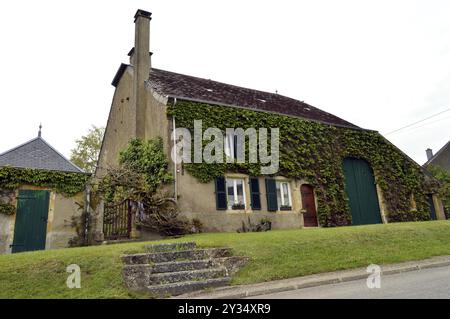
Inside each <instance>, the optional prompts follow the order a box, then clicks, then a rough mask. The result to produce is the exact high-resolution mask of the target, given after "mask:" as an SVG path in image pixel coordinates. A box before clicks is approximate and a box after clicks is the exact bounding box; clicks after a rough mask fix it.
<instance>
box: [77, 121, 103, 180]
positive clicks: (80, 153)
mask: <svg viewBox="0 0 450 319" xmlns="http://www.w3.org/2000/svg"><path fill="white" fill-rule="evenodd" d="M104 134H105V128H103V127H97V126H95V125H92V128H90V129H89V131H88V133H87V134H86V135H84V136H82V137H81V138H80V139H78V140H76V141H75V143H76V147H75V148H74V149H72V150H71V155H70V160H71V161H72V163H74V164H75V165H77V166H78V167H79V168H81V169H83V170H85V171H86V172H88V173H93V172H94V171H95V166H96V165H97V159H98V155H99V153H100V148H101V146H102V141H103V135H104Z"/></svg>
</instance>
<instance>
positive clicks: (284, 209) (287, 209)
mask: <svg viewBox="0 0 450 319" xmlns="http://www.w3.org/2000/svg"><path fill="white" fill-rule="evenodd" d="M291 210H292V207H291V206H281V207H280V209H279V211H291Z"/></svg>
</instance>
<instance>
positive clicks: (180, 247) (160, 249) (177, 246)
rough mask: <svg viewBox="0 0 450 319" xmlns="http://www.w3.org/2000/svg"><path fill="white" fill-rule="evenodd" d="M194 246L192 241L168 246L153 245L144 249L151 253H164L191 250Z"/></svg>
mask: <svg viewBox="0 0 450 319" xmlns="http://www.w3.org/2000/svg"><path fill="white" fill-rule="evenodd" d="M196 246H197V245H196V244H195V242H193V241H189V242H182V243H168V244H155V245H145V249H147V250H148V251H151V252H165V251H174V250H192V249H195V248H196Z"/></svg>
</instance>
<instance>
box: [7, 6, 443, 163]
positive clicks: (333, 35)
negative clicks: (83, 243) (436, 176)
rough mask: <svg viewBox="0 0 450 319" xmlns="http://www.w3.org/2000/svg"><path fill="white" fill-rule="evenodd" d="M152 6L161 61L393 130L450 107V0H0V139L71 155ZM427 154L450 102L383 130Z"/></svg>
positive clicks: (107, 98) (419, 156) (103, 112)
mask: <svg viewBox="0 0 450 319" xmlns="http://www.w3.org/2000/svg"><path fill="white" fill-rule="evenodd" d="M138 8H141V9H144V10H148V11H151V12H152V13H153V19H152V21H151V39H150V46H151V51H153V52H154V55H153V58H152V64H153V66H154V67H156V68H161V69H166V70H169V71H175V72H179V73H184V74H189V75H194V76H200V77H205V78H210V79H213V80H217V81H222V82H226V83H230V84H235V85H240V86H245V87H250V88H254V89H259V90H264V91H270V92H274V91H275V90H278V92H279V93H280V94H283V95H287V96H290V97H293V98H296V99H299V100H304V101H305V102H307V103H309V104H312V105H314V106H316V107H319V108H321V109H323V110H325V111H328V112H330V113H333V114H335V115H337V116H339V117H342V118H344V119H346V120H348V121H350V122H353V123H354V124H356V125H359V126H361V127H364V128H370V129H375V130H378V131H380V132H381V133H387V132H390V131H393V130H395V129H398V128H400V127H402V126H405V125H408V124H410V123H413V122H415V121H418V120H421V119H423V118H426V117H428V116H430V115H433V114H435V113H438V112H441V111H445V110H446V109H449V108H450V19H449V16H450V1H448V0H442V1H438V0H429V1H425V0H423V1H412V0H407V1H400V0H396V1H380V0H376V1H375V0H373V1H362V0H354V1H346V0H340V1H335V0H330V1H325V0H319V1H318V0H314V1H313V0H309V1H281V0H278V1H261V0H259V1H249V0H247V1H242V0H240V1H235V0H227V1H211V0H209V1H207V0H205V1H195V0H191V1H186V0H184V1H183V0H180V1H167V0H166V1H164V0H153V1H144V0H132V1H131V0H129V1H125V0H121V1H118V0H108V1H99V0H95V1H92V0H91V1H87V0H77V1H50V0H40V1H31V0H30V1H20V0H15V1H1V3H0V39H1V42H0V43H1V50H0V61H1V63H2V67H1V77H0V90H1V93H2V94H1V97H2V99H1V102H0V108H1V113H0V114H1V124H0V152H3V151H6V150H7V149H9V148H12V147H14V146H16V145H18V144H20V143H23V142H25V141H27V140H29V139H31V138H34V137H35V136H36V135H37V130H38V125H39V122H42V124H43V137H44V138H45V139H46V140H47V141H48V142H49V143H50V144H52V145H53V146H54V147H55V148H56V149H58V150H59V151H60V152H62V153H63V154H65V155H66V156H69V154H70V149H71V148H72V147H73V146H74V140H75V139H76V138H78V137H80V136H81V135H83V134H84V133H85V132H86V131H87V129H88V128H89V127H90V125H91V124H95V125H98V126H102V125H106V120H107V116H108V112H109V108H110V104H111V99H112V96H113V92H114V88H113V87H112V86H111V84H110V83H111V80H112V78H113V76H114V74H115V72H116V70H117V68H118V67H119V65H120V63H121V62H128V57H127V55H126V54H127V53H128V51H129V50H130V49H131V47H132V46H133V42H134V24H133V16H134V13H135V11H136V9H138ZM387 137H388V138H389V140H390V141H392V142H393V143H394V144H396V145H397V146H398V147H400V148H401V149H402V150H403V151H405V152H406V153H407V154H408V155H410V156H411V157H412V158H414V159H415V160H416V161H418V162H419V163H423V162H425V160H426V156H425V149H426V148H427V147H430V148H432V149H433V150H434V151H437V150H438V149H439V148H441V147H442V146H443V145H444V144H445V143H446V142H447V141H448V140H449V138H450V111H448V112H445V113H443V114H441V115H439V116H437V117H434V118H432V119H430V120H428V121H425V122H422V123H420V124H417V125H416V126H413V127H411V128H409V129H405V130H403V131H400V132H398V133H396V134H391V135H387Z"/></svg>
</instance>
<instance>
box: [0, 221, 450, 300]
mask: <svg viewBox="0 0 450 319" xmlns="http://www.w3.org/2000/svg"><path fill="white" fill-rule="evenodd" d="M188 240H189V241H191V240H193V241H196V242H197V244H198V245H199V246H200V247H219V246H227V247H231V248H232V249H233V253H234V254H235V255H245V256H249V257H251V262H250V263H249V264H248V265H247V266H246V267H244V268H243V269H241V270H240V271H239V272H238V273H237V274H236V276H235V278H234V279H233V284H245V283H255V282H262V281H269V280H275V279H283V278H290V277H297V276H304V275H309V274H314V273H320V272H328V271H334V270H340V269H349V268H355V267H364V266H367V265H369V264H371V263H375V264H387V263H395V262H401V261H408V260H416V259H417V260H418V259H424V258H427V257H432V256H438V255H447V254H450V222H448V221H431V222H416V223H398V224H387V225H370V226H354V227H339V228H317V229H296V230H277V231H269V232H265V233H244V234H238V233H208V234H198V235H191V236H186V237H184V238H180V239H176V240H168V241H171V242H175V241H188ZM145 244H146V243H144V242H138V243H127V244H116V245H102V246H94V247H83V248H68V249H58V250H47V251H38V252H28V253H20V254H12V255H2V256H0V287H1V289H0V298H139V297H145V296H143V295H138V294H135V293H130V292H128V291H127V290H126V289H125V288H124V286H123V281H122V275H121V269H122V262H121V260H120V256H121V255H122V254H123V253H133V252H141V251H144V245H145ZM70 264H77V265H79V266H80V268H81V288H80V289H76V288H75V289H69V288H67V286H66V279H67V277H68V276H69V273H67V272H66V267H67V266H68V265H70Z"/></svg>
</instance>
